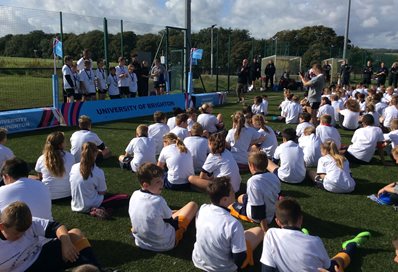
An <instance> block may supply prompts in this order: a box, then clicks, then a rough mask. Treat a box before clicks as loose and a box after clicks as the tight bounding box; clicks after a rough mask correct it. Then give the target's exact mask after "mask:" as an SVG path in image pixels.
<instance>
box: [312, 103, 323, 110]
mask: <svg viewBox="0 0 398 272" xmlns="http://www.w3.org/2000/svg"><path fill="white" fill-rule="evenodd" d="M320 105H321V102H312V103H310V106H311V109H313V110H317V109H319V106H320Z"/></svg>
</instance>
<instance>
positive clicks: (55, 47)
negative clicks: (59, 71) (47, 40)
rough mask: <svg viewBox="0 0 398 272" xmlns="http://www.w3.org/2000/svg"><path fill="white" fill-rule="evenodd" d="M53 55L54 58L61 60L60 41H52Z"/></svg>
mask: <svg viewBox="0 0 398 272" xmlns="http://www.w3.org/2000/svg"><path fill="white" fill-rule="evenodd" d="M53 53H54V55H55V56H58V57H60V58H63V54H62V42H61V41H60V40H58V39H54V42H53Z"/></svg>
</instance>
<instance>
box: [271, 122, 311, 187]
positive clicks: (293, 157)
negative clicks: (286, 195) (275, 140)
mask: <svg viewBox="0 0 398 272" xmlns="http://www.w3.org/2000/svg"><path fill="white" fill-rule="evenodd" d="M282 138H283V143H282V144H280V145H279V146H278V147H277V148H276V150H275V153H274V160H275V161H279V160H280V164H281V165H280V167H279V166H278V165H277V164H276V163H275V162H273V161H271V160H268V167H267V170H268V171H269V172H271V173H274V174H275V175H277V176H278V178H279V179H280V180H281V181H283V182H287V183H300V182H302V181H303V180H304V178H305V173H306V169H305V163H304V153H303V150H302V149H301V147H299V146H298V144H297V143H296V142H295V140H296V131H295V130H294V129H293V128H286V129H284V130H283V132H282Z"/></svg>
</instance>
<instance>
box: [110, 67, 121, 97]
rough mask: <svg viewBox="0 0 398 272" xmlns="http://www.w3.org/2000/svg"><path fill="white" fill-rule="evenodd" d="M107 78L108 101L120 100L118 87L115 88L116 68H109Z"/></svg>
mask: <svg viewBox="0 0 398 272" xmlns="http://www.w3.org/2000/svg"><path fill="white" fill-rule="evenodd" d="M109 72H110V73H109V76H108V80H107V84H108V92H109V98H110V99H117V98H120V92H119V87H118V86H117V84H118V83H117V76H116V68H115V67H114V66H112V67H110V68H109Z"/></svg>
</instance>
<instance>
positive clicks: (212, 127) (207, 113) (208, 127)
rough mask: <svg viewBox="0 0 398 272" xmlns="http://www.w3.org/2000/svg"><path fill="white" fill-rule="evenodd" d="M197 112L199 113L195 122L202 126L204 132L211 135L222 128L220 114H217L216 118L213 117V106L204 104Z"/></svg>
mask: <svg viewBox="0 0 398 272" xmlns="http://www.w3.org/2000/svg"><path fill="white" fill-rule="evenodd" d="M199 111H200V112H201V113H200V114H199V116H198V119H197V122H198V123H199V124H201V125H202V127H203V130H204V131H207V132H208V133H210V134H213V133H216V132H217V131H220V130H222V129H223V128H224V123H223V116H222V114H221V113H219V114H217V117H216V116H215V115H213V104H211V103H204V104H203V105H202V106H201V107H199Z"/></svg>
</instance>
